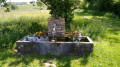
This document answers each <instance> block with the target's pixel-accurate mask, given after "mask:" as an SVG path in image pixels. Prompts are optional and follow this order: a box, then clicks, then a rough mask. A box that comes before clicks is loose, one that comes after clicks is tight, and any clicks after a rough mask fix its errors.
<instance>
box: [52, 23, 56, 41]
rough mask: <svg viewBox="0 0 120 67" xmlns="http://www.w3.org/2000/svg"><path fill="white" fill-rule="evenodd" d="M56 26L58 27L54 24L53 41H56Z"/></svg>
mask: <svg viewBox="0 0 120 67" xmlns="http://www.w3.org/2000/svg"><path fill="white" fill-rule="evenodd" d="M56 27H57V25H56V24H54V25H53V31H52V35H53V40H52V42H55V33H56Z"/></svg>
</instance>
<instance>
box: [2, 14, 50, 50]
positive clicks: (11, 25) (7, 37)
mask: <svg viewBox="0 0 120 67" xmlns="http://www.w3.org/2000/svg"><path fill="white" fill-rule="evenodd" d="M26 15H27V14H26ZM48 17H49V15H47V16H46V17H45V15H40V16H35V15H34V17H33V16H21V17H19V18H14V19H12V20H11V19H9V18H7V19H8V20H7V21H2V22H1V23H0V47H9V48H11V47H12V46H13V44H14V43H15V42H16V41H17V40H18V39H20V38H22V37H23V36H26V35H30V34H33V33H35V32H37V31H40V30H47V21H46V20H47V18H48Z"/></svg>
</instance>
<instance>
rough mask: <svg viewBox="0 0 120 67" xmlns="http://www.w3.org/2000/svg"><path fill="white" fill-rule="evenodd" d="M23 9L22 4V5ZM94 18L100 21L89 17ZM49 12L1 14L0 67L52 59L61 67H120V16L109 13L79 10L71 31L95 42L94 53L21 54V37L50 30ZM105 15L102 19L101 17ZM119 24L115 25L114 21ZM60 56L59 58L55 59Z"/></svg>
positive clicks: (24, 66) (39, 63) (28, 65)
mask: <svg viewBox="0 0 120 67" xmlns="http://www.w3.org/2000/svg"><path fill="white" fill-rule="evenodd" d="M21 8H22V7H21ZM84 16H86V17H90V18H92V19H95V20H96V21H93V20H90V19H87V18H85V17H84ZM48 17H50V15H49V11H45V10H44V11H43V10H41V11H39V10H36V11H19V10H18V11H13V12H10V13H4V12H3V13H1V14H0V19H1V20H0V45H1V46H2V47H8V48H9V49H0V67H33V66H34V67H40V66H44V64H43V63H44V62H47V61H46V60H47V59H51V60H52V63H55V64H56V65H57V67H119V66H120V64H119V63H120V53H119V52H120V28H119V27H120V26H119V21H120V20H119V19H116V18H113V17H108V16H105V13H103V12H102V13H99V12H92V11H84V10H76V11H75V17H74V19H73V22H72V23H71V24H70V25H71V26H70V28H67V27H66V31H67V32H71V31H80V32H81V33H82V35H83V36H89V37H90V38H91V39H92V40H93V41H94V44H95V45H94V49H93V52H92V53H91V54H85V55H84V56H83V57H75V56H67V57H66V56H53V55H45V56H39V55H36V54H33V55H29V56H19V55H17V53H15V52H14V51H13V50H14V49H10V48H13V47H15V46H14V45H15V42H16V41H17V40H19V39H20V38H22V37H24V36H26V35H31V34H33V33H35V32H37V31H40V30H48V28H47V18H48ZM99 17H101V18H99ZM114 23H115V24H114ZM54 58H56V60H54Z"/></svg>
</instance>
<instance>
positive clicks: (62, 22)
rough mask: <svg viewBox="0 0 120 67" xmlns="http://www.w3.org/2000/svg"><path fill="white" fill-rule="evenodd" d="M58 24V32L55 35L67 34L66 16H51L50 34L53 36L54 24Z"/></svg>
mask: <svg viewBox="0 0 120 67" xmlns="http://www.w3.org/2000/svg"><path fill="white" fill-rule="evenodd" d="M54 24H56V25H57V26H56V30H55V31H56V32H55V37H64V35H65V19H64V18H59V19H54V18H49V19H48V36H51V37H52V36H53V34H52V31H53V25H54Z"/></svg>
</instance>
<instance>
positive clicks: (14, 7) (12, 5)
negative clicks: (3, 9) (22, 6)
mask: <svg viewBox="0 0 120 67" xmlns="http://www.w3.org/2000/svg"><path fill="white" fill-rule="evenodd" d="M10 6H11V10H17V9H18V6H16V5H14V4H11V5H10Z"/></svg>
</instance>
